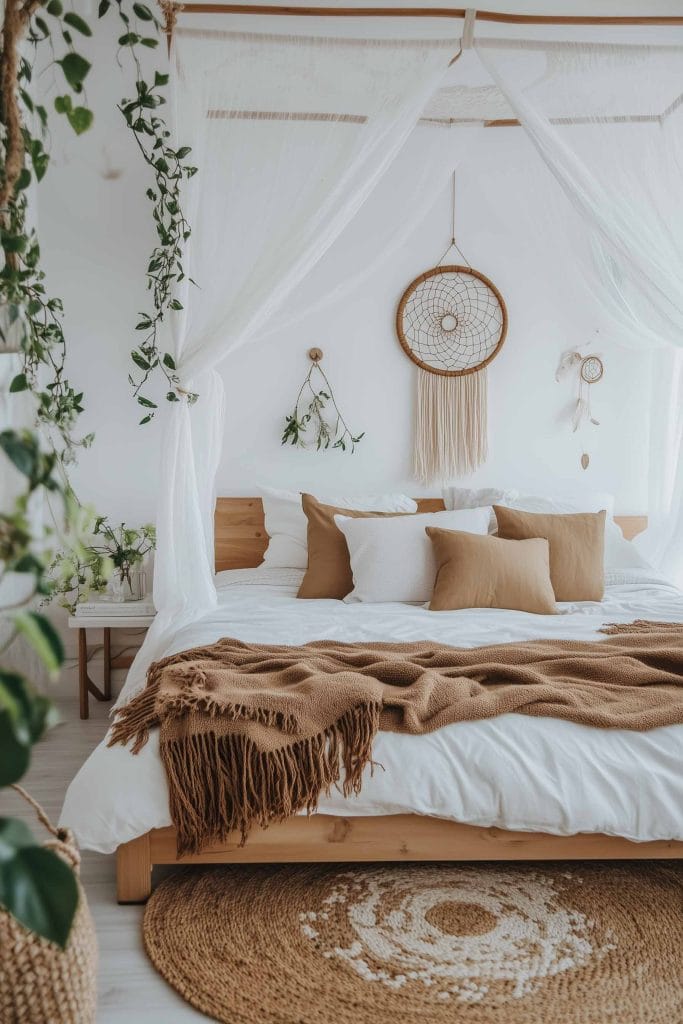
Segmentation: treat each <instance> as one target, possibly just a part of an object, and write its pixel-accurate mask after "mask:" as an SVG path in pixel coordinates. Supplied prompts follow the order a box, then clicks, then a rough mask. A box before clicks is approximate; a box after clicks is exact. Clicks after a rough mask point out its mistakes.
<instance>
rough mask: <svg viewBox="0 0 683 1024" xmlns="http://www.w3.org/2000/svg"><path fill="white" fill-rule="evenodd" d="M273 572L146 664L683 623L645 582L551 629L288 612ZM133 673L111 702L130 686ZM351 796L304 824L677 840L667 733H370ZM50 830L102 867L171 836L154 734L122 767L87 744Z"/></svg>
mask: <svg viewBox="0 0 683 1024" xmlns="http://www.w3.org/2000/svg"><path fill="white" fill-rule="evenodd" d="M301 577H302V574H301V573H300V572H298V571H295V570H289V569H269V568H266V567H261V568H259V569H249V570H233V571H231V572H224V573H219V574H218V576H217V578H216V582H217V587H218V605H217V607H216V608H215V609H213V610H212V611H211V612H210V613H208V614H205V615H203V616H202V617H200V618H198V619H197V620H196V621H193V622H191V623H190V624H189V625H186V626H184V627H183V628H182V629H179V630H177V631H176V632H175V633H174V634H173V635H172V638H171V639H169V640H168V642H167V643H166V644H165V647H164V649H163V650H162V651H160V652H157V653H158V656H161V655H166V654H172V653H174V652H177V651H181V650H185V649H187V648H189V647H194V646H197V645H201V644H209V643H213V642H215V641H216V640H218V639H219V638H220V637H223V636H233V637H236V638H238V639H240V640H243V641H246V642H252V643H284V644H302V643H306V642H308V641H310V640H320V639H331V640H340V641H348V642H353V641H411V640H433V641H435V642H440V643H446V644H452V645H454V646H463V647H475V646H481V645H484V644H489V643H501V642H507V641H519V640H531V639H535V638H548V639H551V638H555V639H562V638H564V639H567V638H574V639H580V640H598V639H601V638H603V637H602V635H601V634H600V633H599V632H598V631H599V629H600V627H601V626H602V625H603V624H605V623H607V622H630V621H632V620H633V619H636V618H645V619H656V620H660V621H668V622H672V621H673V622H682V623H683V593H681V592H680V591H679V590H677V589H676V588H675V587H672V586H671V585H670V584H668V583H666V582H665V581H664V580H663V579H661V578H660V577H658V576H656V575H654V574H653V573H652V572H651V571H650V570H643V569H637V570H636V569H634V570H628V571H626V570H624V571H621V572H620V573H611V574H608V576H607V579H606V584H607V586H606V591H605V597H604V599H603V601H601V602H599V603H598V602H581V603H576V604H561V605H559V606H558V607H559V610H560V614H558V615H548V616H542V615H531V614H527V613H525V612H514V611H504V610H498V609H468V610H465V611H454V612H430V611H428V610H427V608H426V607H424V606H421V605H409V604H345V603H343V602H339V601H327V600H307V601H299V600H297V599H296V596H295V595H296V591H297V588H298V585H299V583H300V581H301ZM145 670H146V665H145V663H144V660H141V659H138V661H137V662H136V664H135V665H134V666H133V669H132V670H131V672H130V673H129V676H128V679H127V681H126V685H125V687H124V690H123V692H122V694H121V697H120V698H119V703H122V702H125V701H126V700H128V699H129V698H130V697H132V696H133V695H134V694H135V693H136V692H138V691H139V690H140V689H141V688H142V687H143V686H144V678H145ZM373 757H374V760H375V762H379V765H381V767H375V769H374V771H372V772H371V771H370V769H368V771H367V772H366V775H365V777H364V780H363V787H362V792H361V793H360V794H359V795H358V796H354V797H349V798H345V797H343V795H342V794H341V793H340V792H339V791H337V790H333V791H332V792H331V793H330V794H329V795H328V796H325V797H324V798H323V799H322V800H321V801H320V804H319V807H318V811H319V813H323V814H334V815H381V814H405V813H414V814H426V815H432V816H436V817H439V818H446V819H451V820H453V821H459V822H465V823H468V824H472V825H481V826H487V827H488V826H498V827H501V828H508V829H515V830H522V831H533V832H548V833H553V834H556V835H571V834H574V833H577V832H600V833H605V834H607V835H617V836H623V837H626V838H628V839H632V840H634V841H646V840H651V839H679V840H683V772H682V771H681V768H682V766H683V726H667V727H664V728H659V729H653V730H650V731H648V732H631V731H628V730H621V729H609V730H608V729H596V728H590V727H587V726H582V725H577V724H575V723H573V722H565V721H560V720H558V719H553V718H532V717H528V716H525V715H515V714H506V715H501V716H499V717H497V718H493V719H487V720H485V721H479V722H459V723H456V724H454V725H450V726H448V727H446V728H444V729H440V730H438V731H437V732H434V733H430V734H429V735H426V736H408V735H399V734H396V733H380V734H379V735H378V736H377V738H376V740H375V744H374V748H373ZM61 824H62V825H68V826H69V827H70V828H72V829H73V830H74V832H75V834H76V836H77V838H78V841H79V843H80V844H81V846H82V847H83V848H85V849H89V850H97V851H99V852H102V853H110V852H113V851H114V850H115V848H116V847H117V846H118V845H119V844H120V843H124V842H127V841H128V840H130V839H134V838H135V837H137V836H139V835H141V834H143V833H144V832H147V831H148V830H149V829H152V828H162V827H164V826H166V825H170V824H171V818H170V815H169V809H168V790H167V785H166V779H165V775H164V770H163V766H162V764H161V760H160V757H159V744H158V733H157V731H156V730H155V731H153V733H152V736H151V738H150V741H149V743H148V744H147V745H146V746H145V747H144V748H143V749H142V751H141V752H140V753H139V754H137V755H133V754H131V753H130V751H129V750H128V749H126V748H124V747H121V746H116V747H112V748H108V747H107V746H106V740H105V741H103V743H101V744H100V745H99V746H98V747H97V748H96V749H95V750H94V751H93V753H92V754H91V755H90V757H89V758H88V760H87V761H86V762H85V764H84V765H83V766H82V768H81V769H80V771H79V772H78V774H77V775H76V777H75V779H74V780H73V782H72V783H71V785H70V787H69V789H68V792H67V794H66V798H65V802H64V807H63V810H62V815H61Z"/></svg>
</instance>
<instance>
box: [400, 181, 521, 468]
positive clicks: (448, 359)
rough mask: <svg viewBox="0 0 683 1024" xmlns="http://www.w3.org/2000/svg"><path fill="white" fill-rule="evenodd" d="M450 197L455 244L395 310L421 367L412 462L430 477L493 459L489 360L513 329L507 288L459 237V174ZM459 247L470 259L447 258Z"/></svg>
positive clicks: (404, 343) (404, 340)
mask: <svg viewBox="0 0 683 1024" xmlns="http://www.w3.org/2000/svg"><path fill="white" fill-rule="evenodd" d="M451 203H452V210H451V213H452V224H451V227H452V231H451V241H450V244H449V246H448V248H447V249H446V251H445V253H444V254H443V256H442V257H441V259H440V260H439V262H438V264H437V265H436V266H435V267H432V268H431V269H430V270H426V271H425V272H424V273H423V274H420V276H419V277H417V278H415V280H414V281H412V282H411V283H410V284H409V285H408V287H407V288H406V290H405V292H404V293H403V296H402V298H401V301H400V303H399V306H398V311H397V314H396V331H397V334H398V339H399V341H400V343H401V347H402V348H403V351H404V352H405V354H406V355H407V356H408V358H409V359H411V360H412V361H413V362H414V363H415V364H416V366H417V368H418V369H417V410H416V418H415V439H414V459H413V467H414V474H415V476H416V477H417V478H418V480H420V481H421V482H422V483H424V484H429V483H431V482H433V481H447V480H452V479H453V478H454V477H459V476H462V475H464V474H467V473H472V472H473V471H474V470H475V469H476V468H477V466H479V465H481V463H482V462H485V461H486V458H487V454H488V436H487V374H486V368H487V366H488V364H489V363H490V362H491V360H492V359H495V357H496V356H497V355H498V353H499V352H500V350H501V348H502V346H503V342H504V341H505V335H506V332H507V310H506V307H505V302H504V301H503V297H502V295H501V294H500V292H499V291H498V289H497V288H496V286H495V285H494V284H493V282H492V281H490V280H489V279H488V278H487V277H485V276H484V274H482V273H480V272H479V271H478V270H474V269H473V268H472V267H471V266H470V264H469V262H468V261H467V259H466V258H465V256H464V255H463V253H462V251H461V250H460V249H459V248H458V246H457V245H456V241H455V175H453V186H452V194H451ZM452 249H455V250H456V252H457V253H458V254H459V256H460V258H461V259H462V260H463V263H457V264H456V263H446V262H445V260H446V258H447V256H448V255H449V253H450V252H451V250H452Z"/></svg>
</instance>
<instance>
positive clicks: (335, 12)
mask: <svg viewBox="0 0 683 1024" xmlns="http://www.w3.org/2000/svg"><path fill="white" fill-rule="evenodd" d="M163 6H164V7H165V8H166V7H174V8H175V9H176V12H179V11H182V12H183V14H259V15H276V16H277V15H284V16H287V17H290V18H291V17H304V18H456V19H463V18H465V16H466V14H467V10H468V9H467V8H465V7H343V6H339V7H316V6H309V5H306V4H282V5H281V4H246V3H241V4H206V3H198V4H195V3H189V4H187V5H183V4H181V3H168V4H164V5H163ZM474 20H476V21H490V22H495V23H498V24H500V25H653V26H656V25H663V26H667V25H683V16H680V15H675V14H673V15H656V14H643V15H596V14H589V15H581V14H514V13H506V12H504V11H475V12H474Z"/></svg>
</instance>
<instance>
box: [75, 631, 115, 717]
mask: <svg viewBox="0 0 683 1024" xmlns="http://www.w3.org/2000/svg"><path fill="white" fill-rule="evenodd" d="M111 667H112V658H111V631H110V630H109V629H105V631H104V689H103V690H100V689H99V687H97V686H95V684H94V683H93V681H92V679H91V678H90V676H89V675H88V641H87V634H86V631H85V629H84V628H83V627H82V626H81V627H79V630H78V701H79V705H80V714H81V718H89V717H90V710H89V707H88V694H90V693H91V694H92V695H93V697H95V698H96V699H97V700H111Z"/></svg>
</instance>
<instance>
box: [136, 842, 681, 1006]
mask: <svg viewBox="0 0 683 1024" xmlns="http://www.w3.org/2000/svg"><path fill="white" fill-rule="evenodd" d="M679 867H680V866H676V865H674V864H672V865H669V866H667V865H665V864H644V863H637V862H636V863H630V864H628V863H627V864H609V865H598V864H590V863H589V864H580V865H577V864H559V865H558V864H553V865H550V864H543V865H541V866H539V865H528V866H527V865H511V866H501V865H458V864H426V865H421V864H415V865H414V864H401V865H392V864H390V865H371V866H358V865H351V866H348V865H343V866H340V865H328V866H319V865H305V866H287V867H277V868H273V867H257V868H225V867H219V868H209V869H200V868H194V869H189V870H185V871H181V872H178V873H177V874H175V875H173V876H171V877H169V878H167V879H166V880H165V881H163V882H162V883H161V884H160V885H159V887H158V888H157V889H156V891H155V892H154V893H153V895H152V898H151V899H150V901H149V903H148V904H147V908H146V911H145V918H144V938H145V945H146V948H147V952H148V954H149V956H150V957H151V959H152V962H153V963H154V965H155V966H156V968H157V970H158V971H159V972H160V973H161V974H162V975H163V976H164V978H166V980H167V981H169V982H170V984H171V985H172V986H173V987H174V988H175V989H177V991H178V992H179V993H180V994H181V995H182V996H183V997H184V998H185V999H186V1000H187V1001H188V1002H190V1003H192V1004H193V1006H196V1007H197V1008H198V1009H200V1010H203V1011H204V1012H205V1013H207V1014H209V1015H210V1016H212V1017H214V1018H215V1019H216V1020H219V1021H226V1022H229V1024H275V1022H277V1024H400V1022H404V1021H405V1022H411V1024H412V1022H414V1021H419V1022H421V1024H442V1022H448V1024H455V1022H460V1021H464V1022H468V1024H608V1022H614V1024H659V1022H665V1024H673V1022H674V1021H681V1020H683V982H682V980H681V943H682V940H683V901H682V896H681V892H682V889H681V886H682V882H683V877H682V875H681V871H680V870H679Z"/></svg>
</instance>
